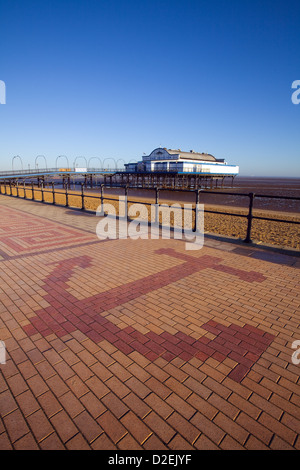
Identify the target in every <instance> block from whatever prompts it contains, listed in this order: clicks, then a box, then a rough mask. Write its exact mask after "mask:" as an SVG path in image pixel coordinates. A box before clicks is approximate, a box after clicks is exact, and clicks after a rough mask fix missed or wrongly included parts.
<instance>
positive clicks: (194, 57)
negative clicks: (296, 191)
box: [0, 0, 300, 176]
mask: <svg viewBox="0 0 300 470" xmlns="http://www.w3.org/2000/svg"><path fill="white" fill-rule="evenodd" d="M0 17H1V30H0V80H3V81H4V82H5V84H6V104H5V105H0V167H1V169H7V170H9V169H11V168H12V158H13V157H14V156H15V155H20V156H21V158H22V161H23V166H24V167H25V168H28V165H30V167H31V168H32V167H34V165H35V161H36V157H37V155H44V156H45V157H46V159H47V165H48V167H52V166H55V163H56V159H57V157H58V156H59V155H66V156H67V157H68V160H69V163H70V164H73V162H74V161H75V159H76V162H77V163H78V164H80V166H84V162H85V161H84V160H83V159H80V158H78V157H81V156H84V157H85V158H86V160H89V159H90V158H92V157H99V158H100V159H101V160H103V159H104V158H114V159H120V163H123V162H122V160H124V161H130V160H134V159H135V160H137V159H139V158H140V157H141V156H142V155H143V153H147V154H148V153H150V152H151V151H152V150H153V149H154V148H156V147H159V146H162V147H167V148H180V149H182V150H191V149H194V150H195V151H199V152H209V153H212V154H213V155H215V156H216V157H217V158H225V159H226V160H227V161H228V163H231V164H238V165H239V166H240V172H241V174H243V175H255V176H260V175H261V176H266V175H270V176H300V151H299V149H300V104H299V105H295V104H293V103H292V101H291V95H292V92H293V90H292V88H291V86H292V82H293V81H294V80H300V67H299V64H300V60H299V46H300V28H299V24H300V2H299V0H295V1H294V0H285V1H280V0H279V1H274V0H272V1H269V0H259V1H258V0H242V1H241V0H226V1H225V0H216V1H214V0H205V1H202V0H197V1H194V0H165V1H164V0H160V1H157V0H139V1H136V0H126V1H125V0H98V1H96V0H73V1H70V0H60V1H58V0H53V1H50V0H10V1H8V0H0ZM37 162H38V165H39V166H40V167H41V166H44V165H43V163H44V161H43V159H38V160H37ZM94 164H96V165H97V161H96V160H95V161H94ZM59 165H60V166H64V165H65V160H64V159H59ZM14 167H15V169H17V168H20V162H19V160H18V159H15V160H14Z"/></svg>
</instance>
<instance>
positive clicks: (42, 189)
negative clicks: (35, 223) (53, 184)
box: [41, 181, 45, 202]
mask: <svg viewBox="0 0 300 470" xmlns="http://www.w3.org/2000/svg"><path fill="white" fill-rule="evenodd" d="M41 193H42V202H45V198H44V182H43V181H42V183H41Z"/></svg>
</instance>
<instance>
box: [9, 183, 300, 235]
mask: <svg viewBox="0 0 300 470" xmlns="http://www.w3.org/2000/svg"><path fill="white" fill-rule="evenodd" d="M51 185H52V189H49V190H47V189H45V188H44V187H43V185H42V186H41V188H39V187H38V188H35V187H34V184H33V183H32V184H31V185H30V188H29V190H31V191H32V197H31V200H33V201H34V200H35V199H34V191H41V194H42V200H41V201H40V202H43V203H44V202H45V200H44V193H45V192H52V194H53V204H56V201H55V194H65V196H66V207H69V202H68V196H69V189H68V185H67V184H66V185H65V188H62V189H65V191H55V189H54V188H55V183H54V182H52V183H51ZM6 186H7V185H6V184H4V188H5V193H4V195H9V196H13V197H21V196H20V195H19V189H20V187H19V185H16V189H17V194H16V196H14V195H13V194H12V184H11V182H10V184H9V185H8V187H9V188H10V194H7V192H6ZM104 187H105V188H110V189H120V188H123V189H124V190H125V194H126V196H127V195H128V190H129V189H140V188H137V187H136V186H129V185H120V186H112V185H110V184H104V183H102V184H101V186H100V190H101V194H100V198H101V205H102V204H103V199H107V200H116V199H114V198H111V197H107V196H105V197H104V196H103V188H104ZM23 189H24V198H25V199H26V191H25V182H24V187H23ZM144 189H145V190H152V191H155V201H156V204H159V193H160V192H161V191H165V192H167V191H168V192H170V189H169V188H160V187H157V186H155V187H152V188H144ZM175 192H186V193H194V194H196V204H195V207H194V208H192V210H196V205H197V203H199V196H200V194H203V193H204V194H219V195H220V194H222V195H235V196H236V195H238V196H245V197H248V198H249V206H248V213H247V214H241V213H232V212H221V211H215V210H206V211H205V212H208V213H214V214H222V215H231V216H235V217H244V218H246V219H247V220H248V224H247V234H246V238H245V239H244V242H245V243H252V240H251V229H252V220H253V219H259V220H268V221H274V222H282V223H288V224H297V225H299V224H300V220H299V221H297V220H296V221H295V220H293V219H291V220H284V219H276V218H274V217H262V216H259V215H255V214H254V213H253V209H254V208H253V205H254V200H255V198H259V197H271V198H272V197H274V198H277V199H289V200H296V201H299V200H300V197H293V196H272V195H266V194H255V193H253V192H249V193H232V192H230V193H229V192H225V191H222V192H216V191H209V190H201V189H194V190H187V189H176V190H175ZM1 194H3V193H2V182H1V181H0V195H1ZM73 195H74V196H79V197H81V199H82V203H81V209H82V210H85V204H84V198H85V195H86V197H88V198H92V199H93V198H94V199H99V194H98V195H93V194H91V193H89V194H85V193H84V183H81V192H79V193H78V194H73ZM129 202H132V203H134V202H136V201H131V200H128V199H127V203H129ZM145 204H151V203H147V202H146V203H145ZM239 209H240V208H239ZM245 209H247V208H245ZM279 212H281V211H279Z"/></svg>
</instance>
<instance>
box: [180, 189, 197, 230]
mask: <svg viewBox="0 0 300 470" xmlns="http://www.w3.org/2000/svg"><path fill="white" fill-rule="evenodd" d="M195 192H196V205H195V223H194V232H197V228H198V227H197V224H198V221H197V215H198V209H197V207H198V204H199V193H200V190H199V189H196V191H195ZM183 223H184V220H183Z"/></svg>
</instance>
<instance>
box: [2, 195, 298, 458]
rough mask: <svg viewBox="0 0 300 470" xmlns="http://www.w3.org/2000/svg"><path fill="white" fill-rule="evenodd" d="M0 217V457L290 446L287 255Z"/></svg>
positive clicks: (293, 321) (73, 215) (79, 221)
mask: <svg viewBox="0 0 300 470" xmlns="http://www.w3.org/2000/svg"><path fill="white" fill-rule="evenodd" d="M0 217H1V226H0V266H1V269H0V279H1V285H0V340H2V341H4V342H5V346H6V364H2V365H0V449H109V450H113V449H118V450H119V449H120V450H131V449H146V450H167V449H169V450H175V449H176V450H192V449H194V450H197V449H251V450H253V449H300V438H299V432H300V407H299V405H300V385H299V375H300V364H299V365H296V364H293V363H292V359H291V356H292V353H293V352H294V350H293V349H292V347H291V346H292V342H293V341H295V340H300V329H299V321H300V309H299V306H300V289H299V281H300V270H299V268H300V258H299V257H296V256H287V255H283V254H277V253H274V252H271V251H267V250H264V249H262V248H260V249H258V248H253V247H249V246H245V245H239V244H234V243H226V242H223V241H220V240H216V239H213V238H207V240H206V242H205V247H204V248H203V249H201V250H197V251H186V250H185V243H184V242H182V241H181V240H162V239H160V240H130V239H123V240H109V241H99V240H98V238H97V237H96V235H95V227H96V224H97V222H98V221H99V218H97V217H95V216H94V215H91V214H88V213H82V212H80V211H74V210H71V209H67V208H62V207H55V206H47V205H43V204H39V203H36V202H31V201H24V200H20V199H13V198H9V197H6V196H1V199H0Z"/></svg>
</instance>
